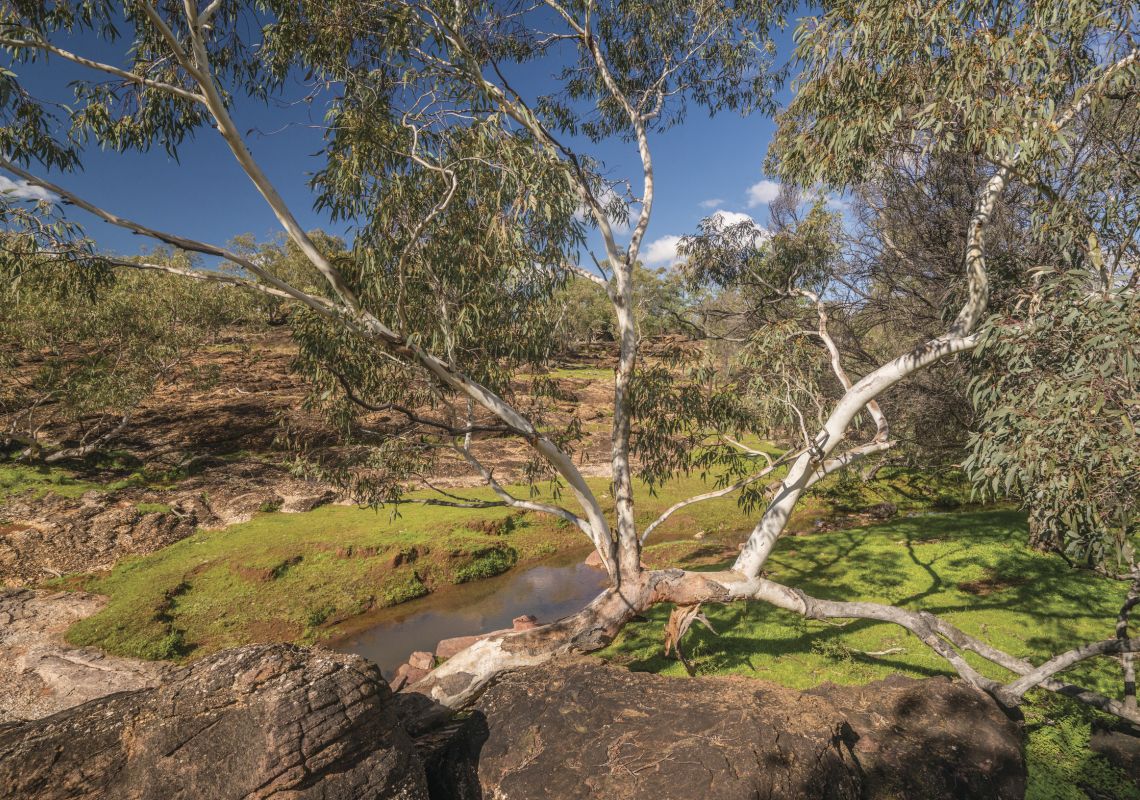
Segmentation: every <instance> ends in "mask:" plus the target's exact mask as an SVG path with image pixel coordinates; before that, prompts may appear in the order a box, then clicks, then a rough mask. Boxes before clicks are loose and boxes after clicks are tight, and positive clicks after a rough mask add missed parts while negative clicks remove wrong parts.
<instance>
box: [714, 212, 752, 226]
mask: <svg viewBox="0 0 1140 800" xmlns="http://www.w3.org/2000/svg"><path fill="white" fill-rule="evenodd" d="M712 218H713V219H716V220H718V221H719V222H720V224H721V225H723V226H725V227H728V226H729V225H739V224H740V223H741V222H751V223H752V224H753V225H756V220H754V219H752V217H750V216H748V215H747V214H745V213H743V212H741V211H717V212H716V213H714V214H712ZM757 227H759V226H757Z"/></svg>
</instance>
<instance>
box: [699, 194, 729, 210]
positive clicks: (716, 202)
mask: <svg viewBox="0 0 1140 800" xmlns="http://www.w3.org/2000/svg"><path fill="white" fill-rule="evenodd" d="M697 205H698V206H700V207H701V208H720V207H721V206H722V205H724V201H723V200H721V199H720V198H719V197H714V198H712V199H711V200H702V201H701V202H699V203H697Z"/></svg>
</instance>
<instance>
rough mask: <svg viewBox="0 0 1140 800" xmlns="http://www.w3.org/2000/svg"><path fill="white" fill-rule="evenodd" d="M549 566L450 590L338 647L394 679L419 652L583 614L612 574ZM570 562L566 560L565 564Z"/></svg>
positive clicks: (395, 612) (406, 607) (396, 612)
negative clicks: (533, 621)
mask: <svg viewBox="0 0 1140 800" xmlns="http://www.w3.org/2000/svg"><path fill="white" fill-rule="evenodd" d="M581 559H582V555H577V556H576V557H575V558H574V560H573V562H572V563H556V562H553V561H549V562H545V563H543V564H539V565H537V566H533V567H525V568H522V569H516V570H511V571H510V572H507V573H506V574H505V575H500V576H498V577H495V578H489V579H487V580H482V581H475V582H474V583H466V584H461V585H459V586H452V587H447V588H445V589H442V590H440V591H439V592H436V593H434V594H430V595H428V596H427V597H423V598H420V599H419V600H413V601H411V602H409V603H403V604H401V605H400V606H398V607H397V608H395V609H391V610H390V611H389V612H385V613H386V616H385V617H384V618H382V619H381V621H379V622H378V623H377V624H376V625H374V626H372V627H369V628H366V629H365V630H362V631H359V632H357V633H355V634H352V635H351V636H348V637H346V638H344V639H341V640H340V641H337V642H335V643H333V644H332V646H333V647H335V648H336V649H337V650H341V651H343V652H347V653H358V654H360V655H362V656H364V657H365V658H367V659H369V660H370V661H374V662H376V664H377V665H379V667H380V669H381V671H382V672H383V673H384V676H385V677H387V678H391V677H392V674H393V673H394V672H395V670H396V667H398V666H400V664H402V663H404V661H406V660H407V658H408V655H409V654H411V653H412V652H413V651H415V650H427V651H429V652H430V651H434V650H435V646H436V644H437V643H438V642H439V640H440V639H449V638H451V637H453V636H468V635H471V634H477V633H488V632H490V631H494V630H499V629H502V628H509V627H511V620H512V619H514V618H515V617H518V616H521V615H523V614H533V615H534V616H536V617H537V618H538V621H539V622H540V623H542V622H553V621H554V620H556V619H559V618H560V617H565V616H567V615H569V614H572V613H574V612H575V611H578V610H579V609H580V608H582V606H584V605H585V604H586V603H587V602H589V601H590V600H592V599H593V598H594V597H595V596H596V595H597V594H598V592H600V591H601V590H602V588H603V587H604V586H605V585H606V574H605V572H603V571H602V570H599V569H592V568H591V567H587V566H586V565H585V564H583V563H582V562H581ZM562 561H565V559H562Z"/></svg>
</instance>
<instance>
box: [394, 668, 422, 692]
mask: <svg viewBox="0 0 1140 800" xmlns="http://www.w3.org/2000/svg"><path fill="white" fill-rule="evenodd" d="M429 672H431V670H427V669H419V668H418V667H413V666H412V665H411V664H401V665H400V666H398V667H396V674H395V675H393V676H392V685H393V686H395V687H397V688H402V687H404V686H411V685H412V684H413V683H415V682H416V681H418V680H419V679H420V678H422V677H423V676H425V675H427V674H428V673H429Z"/></svg>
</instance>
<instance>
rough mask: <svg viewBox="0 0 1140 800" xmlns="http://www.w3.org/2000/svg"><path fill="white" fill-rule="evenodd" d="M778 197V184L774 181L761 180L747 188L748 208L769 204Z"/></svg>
mask: <svg viewBox="0 0 1140 800" xmlns="http://www.w3.org/2000/svg"><path fill="white" fill-rule="evenodd" d="M779 196H780V184H778V183H776V182H775V181H770V180H762V181H760V182H759V183H754V184H752V185H751V186H749V187H748V207H749V208H755V207H756V206H759V205H763V204H765V203H771V202H772V201H773V200H775V199H776V198H777V197H779Z"/></svg>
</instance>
